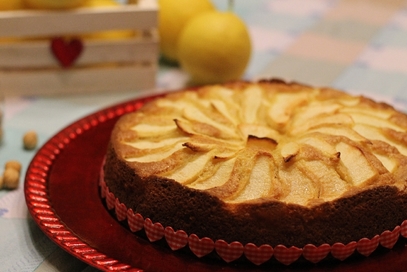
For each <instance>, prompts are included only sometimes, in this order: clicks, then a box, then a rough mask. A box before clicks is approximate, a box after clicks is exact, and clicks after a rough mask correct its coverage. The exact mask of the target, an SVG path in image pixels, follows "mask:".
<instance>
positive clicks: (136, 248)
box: [24, 97, 407, 272]
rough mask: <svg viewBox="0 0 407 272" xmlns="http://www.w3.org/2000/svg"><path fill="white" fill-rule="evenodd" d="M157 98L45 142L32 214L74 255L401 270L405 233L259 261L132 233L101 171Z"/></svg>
mask: <svg viewBox="0 0 407 272" xmlns="http://www.w3.org/2000/svg"><path fill="white" fill-rule="evenodd" d="M151 99H153V97H149V98H143V99H138V100H132V101H129V102H126V103H122V104H119V105H116V106H113V107H110V108H107V109H104V110H101V111H98V112H96V113H94V114H91V115H89V116H87V117H85V118H83V119H81V120H79V121H77V122H75V123H73V124H71V125H69V126H67V127H66V128H65V129H63V130H62V131H60V132H59V133H57V134H56V135H55V136H54V137H52V138H51V139H50V140H49V141H48V142H47V143H46V144H45V145H44V146H43V147H41V149H40V150H39V151H38V153H37V154H36V155H35V157H34V158H33V160H32V162H31V164H30V165H29V167H28V171H27V175H26V179H25V188H24V190H25V198H26V202H27V206H28V209H29V211H30V213H31V215H32V217H33V219H34V220H35V222H36V223H37V224H38V226H39V227H40V228H41V229H42V231H43V232H44V233H45V234H46V235H47V236H48V237H49V238H50V239H51V240H53V241H54V242H55V243H56V244H57V245H59V246H60V247H61V248H63V249H64V250H66V251H67V252H69V253H71V254H72V255H73V256H75V257H77V258H78V259H80V260H82V261H84V262H86V263H88V264H89V265H91V266H93V267H95V268H98V269H100V270H109V271H112V270H114V271H142V270H143V271H166V272H170V271H177V272H178V271H197V272H199V271H202V272H204V271H205V272H209V271H211V272H215V271H223V272H229V271H230V272H234V271H243V270H245V271H247V270H250V271H266V270H273V271H300V270H301V271H303V270H306V271H326V270H330V271H377V270H386V271H400V270H402V269H405V268H406V267H407V250H406V249H405V240H404V239H400V240H399V241H398V243H397V244H396V246H395V247H394V248H393V250H384V249H381V250H378V251H376V252H375V253H373V254H372V255H371V256H370V257H367V258H366V257H363V256H353V257H351V258H348V259H347V260H345V261H343V262H341V261H338V260H334V259H331V260H327V261H323V262H320V263H318V264H311V263H309V262H301V261H297V262H296V263H294V264H292V265H290V266H284V265H282V264H278V263H268V264H264V265H262V266H254V265H252V264H248V263H244V262H243V263H242V262H239V263H230V264H226V263H225V262H223V261H217V260H214V259H209V258H206V259H205V258H204V259H198V258H196V257H195V256H191V255H189V254H188V253H186V252H173V251H171V250H170V249H169V248H167V247H165V246H163V245H160V244H155V243H150V242H148V241H147V240H146V239H145V238H143V237H142V236H138V235H136V234H134V233H132V232H131V231H130V230H128V229H127V228H126V227H125V226H123V225H122V224H120V223H119V222H118V221H116V220H115V218H114V217H113V216H112V215H111V214H110V213H109V212H108V211H107V209H106V208H105V206H104V203H103V201H102V200H101V198H100V196H99V188H98V178H99V172H100V167H101V165H102V161H103V158H104V155H105V152H106V148H107V144H108V141H109V137H110V132H111V130H112V128H113V125H114V124H115V122H116V120H117V119H118V118H119V117H120V116H122V115H123V114H125V113H128V112H132V111H135V110H137V109H138V108H140V107H141V106H142V105H143V104H144V103H146V102H147V101H148V100H151Z"/></svg>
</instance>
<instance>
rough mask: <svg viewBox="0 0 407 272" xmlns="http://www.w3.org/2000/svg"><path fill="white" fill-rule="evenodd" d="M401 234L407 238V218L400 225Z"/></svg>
mask: <svg viewBox="0 0 407 272" xmlns="http://www.w3.org/2000/svg"><path fill="white" fill-rule="evenodd" d="M400 235H401V236H403V237H404V238H407V220H404V221H403V223H401V226H400Z"/></svg>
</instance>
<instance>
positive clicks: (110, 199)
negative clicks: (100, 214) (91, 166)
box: [106, 187, 116, 210]
mask: <svg viewBox="0 0 407 272" xmlns="http://www.w3.org/2000/svg"><path fill="white" fill-rule="evenodd" d="M106 189H107V190H106V206H107V208H108V209H109V210H111V209H113V208H114V205H115V203H116V197H115V196H114V194H113V193H112V192H110V191H109V188H107V187H106Z"/></svg>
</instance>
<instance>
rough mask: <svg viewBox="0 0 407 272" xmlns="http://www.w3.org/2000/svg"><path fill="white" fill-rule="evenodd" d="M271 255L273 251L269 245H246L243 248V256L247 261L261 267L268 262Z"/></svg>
mask: <svg viewBox="0 0 407 272" xmlns="http://www.w3.org/2000/svg"><path fill="white" fill-rule="evenodd" d="M273 253H274V249H273V248H272V247H271V246H270V245H261V246H259V247H257V246H256V245H255V244H252V243H248V244H246V245H245V246H244V255H245V256H246V258H247V259H248V260H249V261H251V262H252V263H254V264H256V265H261V264H262V263H265V262H267V261H268V260H270V258H271V257H272V256H273Z"/></svg>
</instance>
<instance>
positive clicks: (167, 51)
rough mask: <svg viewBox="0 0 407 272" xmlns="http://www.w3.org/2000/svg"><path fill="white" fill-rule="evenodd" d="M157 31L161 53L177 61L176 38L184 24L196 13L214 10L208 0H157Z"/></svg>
mask: <svg viewBox="0 0 407 272" xmlns="http://www.w3.org/2000/svg"><path fill="white" fill-rule="evenodd" d="M158 5H159V8H160V12H159V17H158V32H159V34H160V50H161V53H162V55H163V56H164V57H165V58H166V59H168V60H170V61H175V62H176V61H177V60H178V58H177V40H178V36H179V33H180V32H181V30H182V29H183V27H184V26H185V24H186V23H187V22H188V21H189V20H190V19H191V18H193V17H195V16H196V15H198V14H200V13H202V12H205V11H209V10H214V9H215V7H214V6H213V5H212V3H211V2H210V0H159V1H158Z"/></svg>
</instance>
